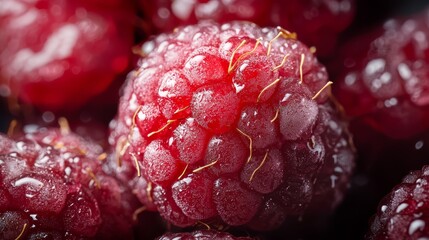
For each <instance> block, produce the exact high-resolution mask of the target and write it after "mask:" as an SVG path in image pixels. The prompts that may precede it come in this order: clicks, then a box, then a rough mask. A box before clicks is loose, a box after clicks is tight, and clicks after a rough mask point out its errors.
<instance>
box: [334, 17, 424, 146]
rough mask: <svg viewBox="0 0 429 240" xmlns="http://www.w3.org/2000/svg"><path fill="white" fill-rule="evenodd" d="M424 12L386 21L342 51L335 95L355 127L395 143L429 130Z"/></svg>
mask: <svg viewBox="0 0 429 240" xmlns="http://www.w3.org/2000/svg"><path fill="white" fill-rule="evenodd" d="M428 12H429V10H428V9H425V10H423V11H422V13H421V14H419V15H414V16H409V17H406V18H395V19H389V20H387V21H385V22H384V23H383V24H382V25H379V26H376V28H374V29H373V30H372V31H370V32H368V33H365V34H361V35H359V36H356V37H355V38H353V39H350V41H348V42H347V43H346V44H345V45H344V46H343V48H342V50H341V52H342V53H343V54H342V58H339V59H340V61H341V63H340V64H339V65H338V66H337V67H338V69H341V70H340V71H339V72H338V80H337V82H338V84H337V85H336V88H334V93H335V95H336V96H338V100H339V101H340V102H341V104H342V105H343V106H344V109H345V111H346V112H347V114H349V115H350V116H351V117H352V118H353V120H354V121H355V122H357V124H363V125H365V126H369V127H370V128H371V129H374V131H375V132H377V133H381V134H383V135H385V136H387V137H388V138H391V139H398V140H404V139H410V138H413V137H416V136H418V135H419V134H421V133H423V132H424V131H426V130H428V129H429V124H428V122H429V121H428V119H429V114H428V109H429V101H428V99H429V97H428V96H429V92H428V89H429V85H428V82H429V80H428V70H427V69H428V68H427V66H428V59H429V58H428V55H427V54H425V53H426V52H427V51H428V46H427V38H428V35H429V27H428V25H427V21H428V14H427V13H428Z"/></svg>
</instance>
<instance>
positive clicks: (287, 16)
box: [139, 0, 355, 56]
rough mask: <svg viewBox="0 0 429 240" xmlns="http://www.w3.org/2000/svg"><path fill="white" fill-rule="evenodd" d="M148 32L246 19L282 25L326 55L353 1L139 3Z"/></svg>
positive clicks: (162, 0) (160, 0)
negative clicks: (209, 21)
mask: <svg viewBox="0 0 429 240" xmlns="http://www.w3.org/2000/svg"><path fill="white" fill-rule="evenodd" d="M139 2H140V3H141V8H142V10H143V12H144V15H145V17H146V18H147V20H148V22H149V26H150V28H151V29H150V30H151V31H152V32H155V33H162V32H169V31H172V30H173V29H174V28H176V27H178V26H184V25H188V24H195V23H197V22H198V21H201V20H214V21H216V22H218V23H226V22H228V21H231V20H246V21H250V22H253V23H256V24H258V25H260V26H281V27H283V28H286V29H288V30H290V31H294V32H297V33H298V36H299V38H300V40H301V41H303V42H304V43H305V44H307V45H309V46H316V48H317V49H318V52H317V54H318V55H321V56H329V55H330V54H331V52H332V50H333V48H334V47H335V46H336V41H337V37H338V35H339V33H341V32H342V31H344V30H345V29H346V28H347V27H348V26H349V25H350V24H351V22H352V20H353V17H354V11H355V1H354V0H305V1H302V0H292V1H291V0H289V1H282V0H268V1H267V0H264V1H262V0H252V1H244V0H234V1H228V2H226V1H218V0H209V1H207V0H198V1H186V0H173V1H171V0H169V1H165V0H156V1H152V2H148V1H144V0H140V1H139Z"/></svg>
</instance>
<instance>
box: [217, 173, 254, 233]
mask: <svg viewBox="0 0 429 240" xmlns="http://www.w3.org/2000/svg"><path fill="white" fill-rule="evenodd" d="M213 200H214V203H215V205H216V209H217V211H218V213H219V216H220V217H221V218H222V220H223V221H225V222H226V223H228V224H229V225H232V226H238V225H242V224H245V223H248V222H249V221H250V220H251V219H252V218H253V217H254V216H255V214H256V212H257V210H258V209H259V206H260V205H261V202H262V198H261V196H260V195H259V194H258V193H256V192H253V191H251V190H249V189H247V188H246V187H245V186H243V185H242V184H241V183H240V182H239V181H237V180H234V179H228V178H219V179H217V180H216V181H215V183H214V196H213Z"/></svg>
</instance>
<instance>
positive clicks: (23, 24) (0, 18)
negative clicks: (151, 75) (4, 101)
mask: <svg viewBox="0 0 429 240" xmlns="http://www.w3.org/2000/svg"><path fill="white" fill-rule="evenodd" d="M113 6H114V7H113ZM132 14H133V10H132V8H130V6H129V3H126V1H124V2H123V3H120V2H116V3H114V2H113V1H110V2H105V3H104V4H94V3H93V2H92V1H80V0H79V1H65V0H59V1H48V0H37V1H30V2H29V1H23V0H11V1H5V2H3V3H2V5H1V6H0V29H1V34H0V44H1V45H2V48H1V49H0V79H1V80H0V95H2V96H6V97H10V98H15V99H16V98H18V99H19V101H22V102H24V103H26V104H29V105H32V106H35V107H38V108H40V109H43V110H51V111H63V112H69V111H71V110H76V109H77V108H79V107H82V106H83V105H84V104H85V103H87V102H88V100H89V99H90V98H91V97H93V96H95V95H97V94H100V93H101V92H102V91H104V90H105V89H106V88H107V87H108V86H109V84H110V83H111V82H112V81H113V80H114V78H115V77H116V76H118V75H119V74H120V73H122V72H124V71H125V70H126V69H127V66H128V64H129V63H130V53H131V47H132V44H133V35H134V33H133V27H132V24H131V23H130V21H129V17H130V15H132Z"/></svg>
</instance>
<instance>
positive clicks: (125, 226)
mask: <svg viewBox="0 0 429 240" xmlns="http://www.w3.org/2000/svg"><path fill="white" fill-rule="evenodd" d="M12 135H13V136H12V137H8V136H6V135H0V238H1V239H117V238H119V237H121V238H128V239H131V238H132V227H133V225H134V223H133V220H132V219H133V218H132V215H133V213H134V211H135V209H137V208H138V206H139V205H138V201H137V199H136V198H135V196H133V194H132V193H131V191H130V190H129V189H128V188H127V187H126V186H125V185H123V184H120V182H119V181H118V180H116V179H115V178H114V176H113V175H108V174H106V173H105V172H104V171H103V164H102V163H103V161H105V160H104V159H105V158H106V155H105V153H104V152H103V149H102V147H101V146H99V145H97V144H95V143H93V142H90V141H89V140H84V139H83V138H81V137H80V136H78V135H76V134H74V133H72V132H69V128H68V127H67V124H66V122H65V121H64V119H62V127H61V128H60V129H59V128H42V127H38V126H36V125H27V126H26V127H25V128H24V132H23V133H15V134H12Z"/></svg>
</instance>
